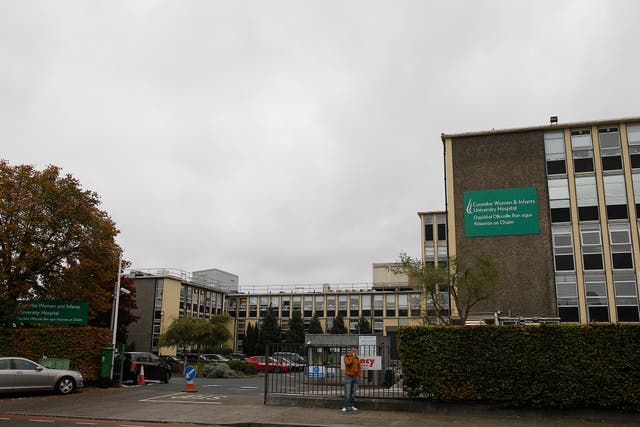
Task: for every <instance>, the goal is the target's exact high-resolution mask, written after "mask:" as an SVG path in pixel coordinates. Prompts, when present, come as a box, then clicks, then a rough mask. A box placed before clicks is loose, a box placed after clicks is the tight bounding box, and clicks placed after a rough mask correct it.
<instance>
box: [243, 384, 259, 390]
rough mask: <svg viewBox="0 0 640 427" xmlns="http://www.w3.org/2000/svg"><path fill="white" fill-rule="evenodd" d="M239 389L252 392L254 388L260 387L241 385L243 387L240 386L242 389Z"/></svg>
mask: <svg viewBox="0 0 640 427" xmlns="http://www.w3.org/2000/svg"><path fill="white" fill-rule="evenodd" d="M240 388H241V389H252V390H253V389H256V388H260V387H254V386H251V385H243V386H242V387H240Z"/></svg>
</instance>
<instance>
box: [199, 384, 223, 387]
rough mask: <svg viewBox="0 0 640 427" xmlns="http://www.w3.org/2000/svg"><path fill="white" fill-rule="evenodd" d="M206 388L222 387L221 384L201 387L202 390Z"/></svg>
mask: <svg viewBox="0 0 640 427" xmlns="http://www.w3.org/2000/svg"><path fill="white" fill-rule="evenodd" d="M207 387H222V384H208V385H203V386H202V388H207Z"/></svg>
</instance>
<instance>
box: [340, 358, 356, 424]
mask: <svg viewBox="0 0 640 427" xmlns="http://www.w3.org/2000/svg"><path fill="white" fill-rule="evenodd" d="M344 371H345V372H344V374H345V375H344V404H343V405H342V412H347V411H349V410H351V411H357V410H358V408H356V407H355V406H353V405H354V403H355V397H356V388H357V387H358V377H359V376H360V359H358V356H356V348H355V347H354V346H352V347H351V349H350V350H349V353H347V354H345V355H344Z"/></svg>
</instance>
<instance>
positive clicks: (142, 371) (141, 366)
mask: <svg viewBox="0 0 640 427" xmlns="http://www.w3.org/2000/svg"><path fill="white" fill-rule="evenodd" d="M138 384H140V385H145V384H144V365H140V376H139V377H138Z"/></svg>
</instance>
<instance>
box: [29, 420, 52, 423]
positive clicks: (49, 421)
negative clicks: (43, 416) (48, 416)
mask: <svg viewBox="0 0 640 427" xmlns="http://www.w3.org/2000/svg"><path fill="white" fill-rule="evenodd" d="M28 421H31V422H32V423H53V421H51V420H35V419H30V420H28Z"/></svg>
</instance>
